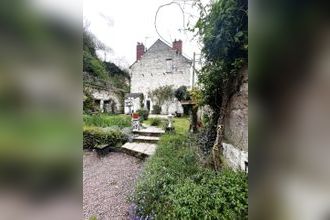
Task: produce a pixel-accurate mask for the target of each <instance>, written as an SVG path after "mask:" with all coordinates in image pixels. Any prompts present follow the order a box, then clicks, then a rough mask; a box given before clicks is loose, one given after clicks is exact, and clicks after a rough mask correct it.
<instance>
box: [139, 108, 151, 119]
mask: <svg viewBox="0 0 330 220" xmlns="http://www.w3.org/2000/svg"><path fill="white" fill-rule="evenodd" d="M136 113H138V114H139V115H140V116H141V119H142V121H144V120H147V119H148V116H149V111H148V109H143V108H141V109H139V110H137V111H136Z"/></svg>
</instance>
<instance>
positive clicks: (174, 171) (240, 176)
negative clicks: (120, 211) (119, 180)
mask: <svg viewBox="0 0 330 220" xmlns="http://www.w3.org/2000/svg"><path fill="white" fill-rule="evenodd" d="M193 146H194V144H193V142H192V141H191V140H190V139H189V138H188V137H187V136H184V135H181V134H175V135H173V134H167V135H164V136H163V137H162V138H161V141H160V143H159V146H158V148H157V151H156V153H155V155H154V156H153V157H152V158H150V160H149V161H148V162H147V164H146V166H145V170H144V172H143V174H142V176H141V178H140V179H139V182H138V184H137V186H136V192H135V194H134V196H133V197H132V202H133V203H134V204H136V210H135V215H136V216H139V217H143V218H146V217H151V218H154V219H246V218H247V214H248V212H247V211H248V209H247V206H248V201H247V196H248V194H247V175H246V174H245V173H241V172H234V171H231V170H222V171H221V172H219V173H216V172H214V171H212V170H209V169H207V168H204V167H202V166H201V165H200V164H199V162H198V159H197V155H196V150H195V149H194V147H193ZM155 201H157V202H155ZM136 216H135V217H136Z"/></svg>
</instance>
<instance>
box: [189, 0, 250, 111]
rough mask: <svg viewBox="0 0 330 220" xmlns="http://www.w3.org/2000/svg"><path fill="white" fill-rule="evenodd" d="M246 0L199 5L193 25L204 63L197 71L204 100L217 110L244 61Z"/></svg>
mask: <svg viewBox="0 0 330 220" xmlns="http://www.w3.org/2000/svg"><path fill="white" fill-rule="evenodd" d="M247 8H248V1H246V0H217V1H215V2H214V3H213V4H212V5H210V7H206V8H205V7H202V8H201V14H200V19H199V20H198V22H197V23H196V25H195V29H197V30H198V34H199V36H200V37H201V39H202V41H203V43H204V47H203V50H202V51H203V54H204V56H205V58H206V65H205V66H204V67H203V69H202V71H201V72H200V74H199V82H200V83H201V85H202V86H201V88H202V94H203V102H204V104H208V105H210V106H211V107H212V108H213V110H215V111H218V110H219V108H220V107H221V105H222V104H221V103H222V97H223V96H224V94H225V95H227V96H230V95H231V94H232V93H233V92H234V91H235V89H236V86H235V83H236V82H237V79H239V77H240V76H239V73H240V69H241V68H242V66H244V65H246V64H247V55H248V54H247V49H248V29H247V27H248V16H247Z"/></svg>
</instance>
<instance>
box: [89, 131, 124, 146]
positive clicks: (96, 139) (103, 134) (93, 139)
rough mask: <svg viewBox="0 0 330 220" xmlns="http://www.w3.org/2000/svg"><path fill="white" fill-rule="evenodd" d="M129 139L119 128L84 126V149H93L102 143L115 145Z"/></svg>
mask: <svg viewBox="0 0 330 220" xmlns="http://www.w3.org/2000/svg"><path fill="white" fill-rule="evenodd" d="M127 139H128V137H127V136H126V135H125V134H124V133H123V132H122V131H121V130H120V129H119V128H99V127H84V129H83V148H84V149H92V148H93V147H95V146H96V145H100V144H109V145H110V146H114V147H115V146H117V145H118V144H121V143H124V142H125V141H126V140H127Z"/></svg>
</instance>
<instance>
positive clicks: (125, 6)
mask: <svg viewBox="0 0 330 220" xmlns="http://www.w3.org/2000/svg"><path fill="white" fill-rule="evenodd" d="M206 1H207V0H206ZM169 2H171V1H170V0H138V1H137V0H84V6H83V8H84V23H85V24H88V29H89V31H91V32H92V33H93V34H94V35H95V36H96V37H97V38H98V39H99V40H100V41H101V42H103V43H104V44H105V45H106V46H108V47H110V48H111V49H112V52H111V53H107V54H106V55H104V54H100V56H102V57H103V58H104V57H106V59H107V60H110V61H112V62H114V63H116V64H119V65H120V66H123V67H128V66H129V65H131V64H132V63H133V62H134V61H135V59H136V43H137V42H143V43H144V45H145V46H146V47H147V48H149V47H150V46H151V45H152V44H153V43H154V42H155V41H156V40H157V39H158V38H160V37H159V35H158V34H157V32H156V30H155V26H154V20H155V14H156V11H157V9H158V7H159V6H160V5H163V4H166V3H169ZM181 6H182V7H183V9H184V12H185V13H184V14H185V16H184V18H183V14H182V11H181V9H180V7H178V6H177V5H176V4H172V5H169V6H166V7H162V8H161V9H160V10H159V13H158V16H157V29H158V32H159V33H160V35H161V37H163V38H164V39H165V40H166V41H167V42H169V43H170V44H171V43H172V41H174V39H181V40H182V41H183V53H184V54H186V55H187V56H188V57H189V58H192V56H193V52H196V53H199V52H200V46H199V44H198V42H197V39H193V33H191V32H189V31H184V27H187V23H188V22H190V23H194V22H195V21H196V18H197V17H196V16H198V12H197V10H196V9H195V8H193V7H191V3H190V4H188V3H187V4H183V3H181ZM183 19H185V26H184V24H183Z"/></svg>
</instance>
